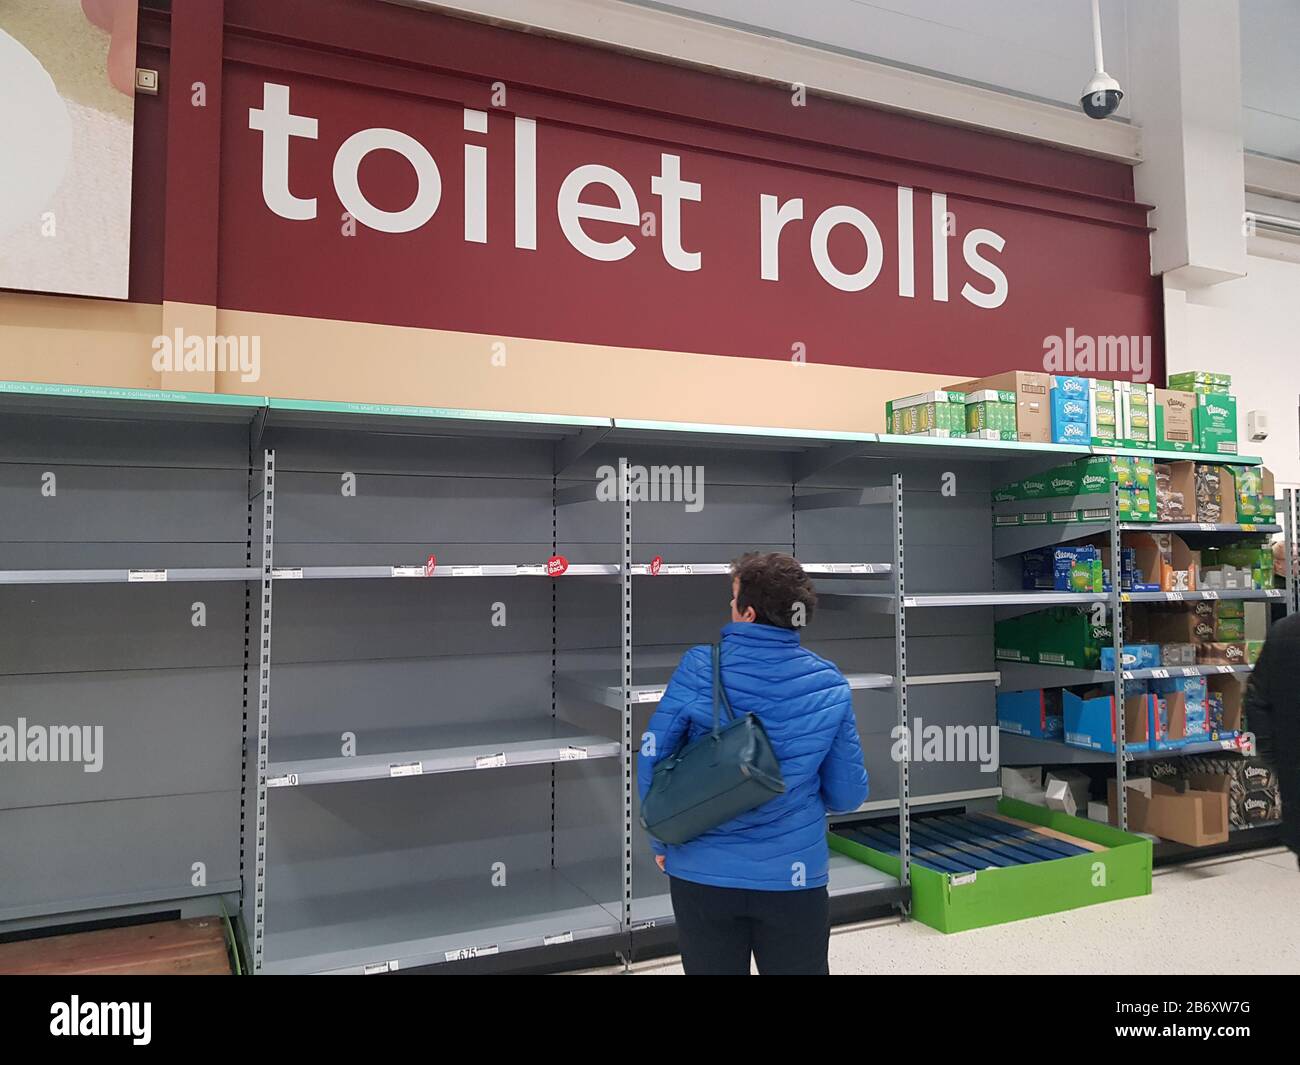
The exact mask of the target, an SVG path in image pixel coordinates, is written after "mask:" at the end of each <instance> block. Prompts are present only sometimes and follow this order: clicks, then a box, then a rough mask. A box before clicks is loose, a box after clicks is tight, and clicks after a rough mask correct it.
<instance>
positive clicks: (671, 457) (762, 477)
mask: <svg viewBox="0 0 1300 1065" xmlns="http://www.w3.org/2000/svg"><path fill="white" fill-rule="evenodd" d="M620 457H623V458H626V459H627V461H628V463H629V464H633V465H637V466H644V467H646V468H647V470H649V469H651V468H652V467H655V466H661V467H662V466H668V467H672V466H703V467H704V479H705V483H706V485H707V486H708V487H713V486H718V487H721V486H724V485H730V486H744V485H752V486H755V487H770V486H772V485H786V486H787V492H788V491H789V488H788V486H789V484H790V483H791V480H792V478H793V476H794V462H793V452H792V451H789V450H784V451H783V450H779V449H773V450H760V449H754V450H747V449H742V448H719V447H706V446H692V445H691V444H690V443H689V442H686V443H674V444H651V443H644V442H640V441H637V442H631V441H629V442H624V443H613V444H611V443H607V442H606V443H601V444H598V445H597V446H596V447H593V448H592V449H591V450H590V451H588V452H587V453H586V454H585V455H583V456H582V458H580V459H579V460H578V461H577V462H576V463H574V464H573V465H572V466H571V467H570V468H569V469H568V470H566V471H565V474H566V476H567V477H571V478H574V479H581V480H594V479H595V478H596V476H597V474H598V471H600V469H601V467H607V468H608V469H611V470H617V469H618V460H619V458H620ZM708 487H706V489H705V493H706V494H705V501H706V503H707V500H708V494H707V493H708Z"/></svg>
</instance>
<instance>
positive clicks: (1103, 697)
mask: <svg viewBox="0 0 1300 1065" xmlns="http://www.w3.org/2000/svg"><path fill="white" fill-rule="evenodd" d="M1154 698H1155V696H1153V695H1130V696H1127V697H1126V698H1125V699H1124V742H1125V745H1126V746H1127V747H1128V749H1129V750H1132V751H1135V752H1140V751H1145V750H1147V749H1149V747H1150V742H1149V739H1148V737H1149V735H1150V732H1149V729H1150V719H1151V702H1152V701H1153V700H1154ZM1061 712H1062V716H1063V717H1064V718H1065V742H1066V743H1067V744H1069V745H1070V746H1071V747H1083V748H1086V749H1087V750H1090V751H1107V752H1110V753H1114V751H1115V717H1116V715H1115V694H1114V692H1113V691H1111V690H1109V689H1101V688H1098V689H1095V690H1092V691H1087V692H1084V693H1083V694H1082V695H1076V694H1075V693H1074V692H1072V691H1070V690H1069V689H1068V688H1067V689H1065V690H1064V691H1062V692H1061Z"/></svg>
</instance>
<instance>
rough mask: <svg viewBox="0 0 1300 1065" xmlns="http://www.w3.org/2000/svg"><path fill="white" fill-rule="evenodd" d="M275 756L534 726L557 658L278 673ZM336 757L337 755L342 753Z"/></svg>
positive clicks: (326, 665)
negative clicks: (322, 739) (464, 730)
mask: <svg viewBox="0 0 1300 1065" xmlns="http://www.w3.org/2000/svg"><path fill="white" fill-rule="evenodd" d="M273 685H274V686H273V692H274V700H275V701H274V710H273V713H272V719H271V721H272V731H271V743H270V756H271V758H272V760H280V759H282V758H284V757H286V755H285V753H284V751H282V750H279V749H278V742H277V741H279V740H284V741H286V743H292V741H294V740H295V739H299V738H307V737H317V736H337V737H340V738H339V740H338V743H337V744H336V746H341V745H342V742H343V741H342V739H341V736H342V733H344V732H351V733H353V734H354V735H355V737H356V749H357V752H358V753H370V754H373V753H378V751H379V750H381V749H382V748H375V747H373V746H372V745H370V744H369V743H368V742H367V735H368V734H369V733H382V732H384V731H385V730H392V729H419V728H427V727H437V726H444V725H458V724H470V723H474V722H486V721H503V722H504V721H510V720H512V719H514V720H520V721H522V720H526V719H529V718H535V717H537V716H538V715H539V714H545V715H548V716H549V714H550V712H551V656H550V650H549V647H548V648H547V649H546V651H545V653H542V652H540V651H539V652H537V653H534V654H519V653H516V654H491V653H487V652H485V653H483V654H480V655H476V656H468V655H466V656H458V655H445V656H442V657H438V658H411V659H395V660H373V659H367V660H362V661H346V660H340V661H321V662H294V663H286V664H282V665H278V666H276V667H275V678H274V682H273ZM335 753H338V752H337V751H336V752H335Z"/></svg>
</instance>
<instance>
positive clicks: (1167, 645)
mask: <svg viewBox="0 0 1300 1065" xmlns="http://www.w3.org/2000/svg"><path fill="white" fill-rule="evenodd" d="M1244 606H1245V604H1243V603H1242V602H1241V601H1240V600H1238V601H1236V602H1232V601H1230V600H1219V601H1214V600H1203V601H1199V602H1194V603H1171V604H1168V605H1166V604H1151V605H1150V606H1149V607H1147V608H1146V609H1145V610H1143V611H1141V612H1140V613H1137V614H1136V615H1135V617H1134V620H1133V624H1132V627H1131V630H1130V631H1131V634H1132V635H1133V637H1134V639H1140V640H1143V641H1145V642H1149V643H1156V644H1159V645H1160V646H1161V648H1162V653H1161V664H1162V665H1191V664H1192V663H1193V662H1195V663H1200V664H1203V665H1221V666H1244V665H1254V664H1255V662H1256V661H1258V660H1259V652H1260V649H1261V648H1262V647H1263V640H1260V639H1255V638H1253V637H1251V636H1249V635H1248V631H1249V630H1248V628H1247V622H1246V617H1245V611H1244V609H1242V608H1243V607H1244ZM1166 652H1167V653H1166ZM1189 657H1190V658H1191V662H1189V661H1188V658H1189Z"/></svg>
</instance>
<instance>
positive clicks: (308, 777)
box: [266, 716, 620, 787]
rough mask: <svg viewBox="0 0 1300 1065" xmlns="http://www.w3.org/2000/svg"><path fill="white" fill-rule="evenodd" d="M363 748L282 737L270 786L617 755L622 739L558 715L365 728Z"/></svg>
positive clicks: (327, 739)
mask: <svg viewBox="0 0 1300 1065" xmlns="http://www.w3.org/2000/svg"><path fill="white" fill-rule="evenodd" d="M358 746H359V747H360V748H361V750H359V751H358V753H357V754H355V755H347V756H344V755H342V754H340V753H339V742H338V738H337V737H336V736H333V735H330V736H298V737H286V738H284V739H275V740H272V743H271V754H272V756H273V757H272V758H271V760H270V762H269V763H268V765H267V769H266V773H267V786H268V787H297V786H304V785H309V784H336V783H341V782H346V781H355V780H379V779H383V778H385V777H389V778H398V777H411V776H422V775H424V774H425V773H458V772H464V771H467V770H478V769H499V768H504V767H508V766H519V765H538V764H544V763H548V762H568V761H585V760H587V759H589V758H612V757H614V756H616V755H617V754H618V753H619V750H620V745H619V743H618V741H616V740H612V739H610V738H609V737H607V736H593V735H589V734H585V733H582V732H580V731H579V730H578V729H576V728H574V727H573V726H572V725H569V724H568V723H567V722H564V721H557V720H555V719H554V718H550V717H541V716H538V717H536V718H525V719H521V720H514V721H497V722H475V723H473V724H468V725H455V726H451V725H449V726H444V727H435V728H427V729H409V730H384V731H377V732H371V733H367V732H364V731H363V732H361V733H360V734H359V735H358Z"/></svg>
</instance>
